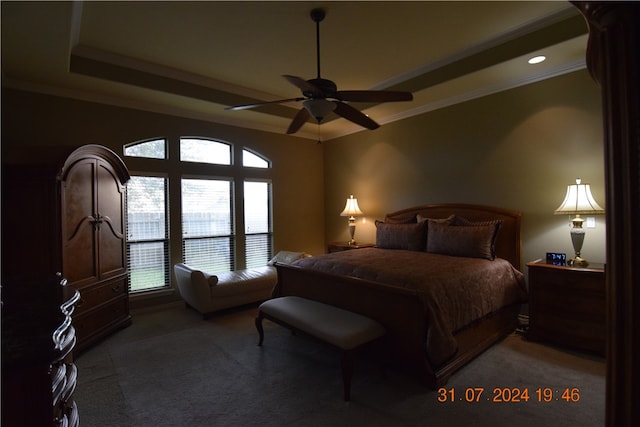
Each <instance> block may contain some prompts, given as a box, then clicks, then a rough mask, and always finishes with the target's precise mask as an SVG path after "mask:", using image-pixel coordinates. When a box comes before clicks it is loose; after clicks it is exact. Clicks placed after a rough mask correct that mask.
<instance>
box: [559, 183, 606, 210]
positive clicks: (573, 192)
mask: <svg viewBox="0 0 640 427" xmlns="http://www.w3.org/2000/svg"><path fill="white" fill-rule="evenodd" d="M603 213H604V209H603V208H602V207H600V205H598V203H596V201H595V199H594V198H593V196H592V195H591V186H590V185H589V184H582V180H581V179H580V178H578V179H576V183H575V184H572V185H569V186H567V195H566V196H564V201H563V202H562V204H561V205H560V206H559V207H558V208H557V209H556V210H555V212H554V214H555V215H587V214H594V215H595V214H603Z"/></svg>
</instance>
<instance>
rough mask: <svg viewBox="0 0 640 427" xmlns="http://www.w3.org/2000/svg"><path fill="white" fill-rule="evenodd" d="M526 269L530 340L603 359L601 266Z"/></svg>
mask: <svg viewBox="0 0 640 427" xmlns="http://www.w3.org/2000/svg"><path fill="white" fill-rule="evenodd" d="M527 267H528V268H529V332H528V334H527V337H528V338H529V339H531V340H534V341H537V340H540V341H549V342H553V343H555V344H560V345H564V346H567V347H571V348H573V349H576V350H587V351H592V352H596V353H599V354H600V355H604V352H605V336H606V335H605V330H606V324H605V322H606V320H605V318H606V309H605V298H606V296H605V275H604V268H605V266H604V264H595V263H592V264H590V265H589V266H588V267H585V268H574V267H570V266H559V265H553V264H547V263H546V262H545V261H543V260H537V261H533V262H530V263H528V264H527Z"/></svg>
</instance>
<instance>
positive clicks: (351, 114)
mask: <svg viewBox="0 0 640 427" xmlns="http://www.w3.org/2000/svg"><path fill="white" fill-rule="evenodd" d="M334 102H335V104H336V109H335V110H333V112H334V113H336V114H337V115H339V116H342V117H344V118H345V119H347V120H350V121H352V122H353V123H357V124H359V125H360V126H362V127H365V128H367V129H370V130H374V129H377V128H379V127H380V125H379V124H377V123H376V122H374V121H373V120H371V119H370V118H369V117H367V115H366V114H364V113H363V112H361V111H359V110H356V109H355V108H353V107H352V106H351V105H349V104H345V103H344V102H340V101H334Z"/></svg>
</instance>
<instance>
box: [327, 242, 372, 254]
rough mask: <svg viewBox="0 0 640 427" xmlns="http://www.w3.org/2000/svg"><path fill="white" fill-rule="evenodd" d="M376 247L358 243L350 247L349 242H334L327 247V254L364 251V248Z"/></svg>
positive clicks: (370, 244)
mask: <svg viewBox="0 0 640 427" xmlns="http://www.w3.org/2000/svg"><path fill="white" fill-rule="evenodd" d="M374 246H375V243H357V244H355V245H350V244H349V243H347V242H332V243H329V245H328V246H327V252H329V253H332V252H340V251H348V250H351V249H362V248H372V247H374Z"/></svg>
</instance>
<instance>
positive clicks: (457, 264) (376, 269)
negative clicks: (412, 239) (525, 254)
mask: <svg viewBox="0 0 640 427" xmlns="http://www.w3.org/2000/svg"><path fill="white" fill-rule="evenodd" d="M294 264H295V265H296V266H299V267H302V268H305V269H311V270H318V271H323V272H327V273H331V274H338V275H346V276H352V277H357V278H360V279H364V280H369V281H375V282H379V283H384V284H386V285H392V286H398V287H402V288H407V289H411V290H415V291H416V292H418V295H419V298H420V301H421V303H422V304H423V306H424V309H425V312H426V313H427V314H426V317H427V318H426V322H427V325H426V328H427V329H426V330H427V336H426V337H425V349H426V355H427V358H428V359H429V362H430V363H431V364H432V365H433V366H439V365H441V364H442V363H444V362H446V361H447V360H448V359H449V358H451V357H452V356H453V355H454V354H455V353H456V350H457V344H456V340H455V338H454V334H455V332H456V331H458V330H460V329H462V328H464V327H465V326H467V325H469V324H471V323H473V322H474V321H476V320H478V319H482V318H483V317H485V316H487V315H489V314H491V313H493V312H495V311H497V310H499V309H500V308H502V307H505V306H509V305H512V304H520V303H523V302H525V301H526V287H525V281H524V276H523V274H522V273H521V272H520V271H518V270H517V269H516V268H514V267H513V266H512V265H511V263H509V262H508V261H506V260H503V259H501V258H496V259H495V260H493V261H490V260H486V259H479V258H466V257H454V256H447V255H439V254H434V253H427V252H420V251H409V250H401V249H380V248H366V249H358V250H351V251H342V252H336V253H331V254H325V255H320V256H315V257H310V258H305V259H301V260H298V261H296V262H295V263H294ZM363 297H366V296H363Z"/></svg>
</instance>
